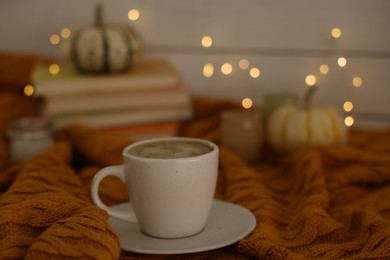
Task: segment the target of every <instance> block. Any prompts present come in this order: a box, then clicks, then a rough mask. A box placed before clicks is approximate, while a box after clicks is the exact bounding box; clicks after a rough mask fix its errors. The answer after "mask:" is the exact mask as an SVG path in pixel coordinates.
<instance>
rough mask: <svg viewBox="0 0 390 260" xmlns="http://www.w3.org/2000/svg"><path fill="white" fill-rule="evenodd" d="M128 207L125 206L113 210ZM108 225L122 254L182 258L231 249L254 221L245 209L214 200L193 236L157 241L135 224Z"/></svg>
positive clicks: (112, 220)
mask: <svg viewBox="0 0 390 260" xmlns="http://www.w3.org/2000/svg"><path fill="white" fill-rule="evenodd" d="M113 207H114V208H117V209H125V208H128V207H129V203H122V204H118V205H115V206H113ZM109 224H110V225H111V227H112V228H113V229H114V230H115V231H116V233H117V234H118V236H119V239H120V247H121V248H122V249H124V250H127V251H131V252H136V253H146V254H184V253H194V252H200V251H207V250H212V249H216V248H220V247H224V246H227V245H231V244H233V243H235V242H237V241H239V240H240V239H242V238H244V237H245V236H247V235H248V234H249V233H250V232H252V230H253V229H254V228H255V226H256V218H255V216H254V215H253V214H252V212H250V211H249V210H248V209H246V208H244V207H241V206H238V205H236V204H232V203H228V202H223V201H218V200H215V201H214V203H213V207H212V209H211V212H210V216H209V219H208V221H207V224H206V227H205V229H204V230H203V231H202V232H200V233H199V234H196V235H194V236H190V237H186V238H177V239H159V238H154V237H150V236H147V235H145V234H144V233H143V232H142V231H141V229H140V227H139V225H138V224H135V223H130V222H126V221H123V220H119V219H116V218H113V217H110V218H109Z"/></svg>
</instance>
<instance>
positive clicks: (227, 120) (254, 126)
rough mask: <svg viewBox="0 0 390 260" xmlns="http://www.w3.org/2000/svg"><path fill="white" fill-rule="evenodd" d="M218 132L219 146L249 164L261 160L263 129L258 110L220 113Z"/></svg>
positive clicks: (235, 110) (236, 110)
mask: <svg viewBox="0 0 390 260" xmlns="http://www.w3.org/2000/svg"><path fill="white" fill-rule="evenodd" d="M219 130H220V143H221V145H223V146H225V147H227V148H229V149H231V150H233V151H234V152H236V153H237V154H238V155H239V156H240V157H241V158H243V159H244V160H245V161H247V162H249V163H253V162H256V161H258V160H259V159H260V158H261V155H262V145H263V129H262V123H261V115H260V112H259V111H258V110H243V109H234V110H227V111H224V112H222V114H221V125H220V129H219Z"/></svg>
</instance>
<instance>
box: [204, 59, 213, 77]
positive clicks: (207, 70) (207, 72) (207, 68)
mask: <svg viewBox="0 0 390 260" xmlns="http://www.w3.org/2000/svg"><path fill="white" fill-rule="evenodd" d="M213 74H214V66H213V64H211V63H207V64H205V65H204V66H203V76H204V77H206V78H210V77H212V76H213Z"/></svg>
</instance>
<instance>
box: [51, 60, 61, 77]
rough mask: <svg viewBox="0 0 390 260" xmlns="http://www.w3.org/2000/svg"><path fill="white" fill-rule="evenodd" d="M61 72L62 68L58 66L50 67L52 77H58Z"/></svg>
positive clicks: (52, 65)
mask: <svg viewBox="0 0 390 260" xmlns="http://www.w3.org/2000/svg"><path fill="white" fill-rule="evenodd" d="M59 72H60V66H58V64H55V63H53V64H50V65H49V73H50V74H51V75H52V76H55V75H57V74H58V73H59Z"/></svg>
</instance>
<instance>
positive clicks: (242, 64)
mask: <svg viewBox="0 0 390 260" xmlns="http://www.w3.org/2000/svg"><path fill="white" fill-rule="evenodd" d="M238 67H239V68H240V69H242V70H246V69H247V68H249V61H248V60H247V59H241V60H240V61H239V62H238Z"/></svg>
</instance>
